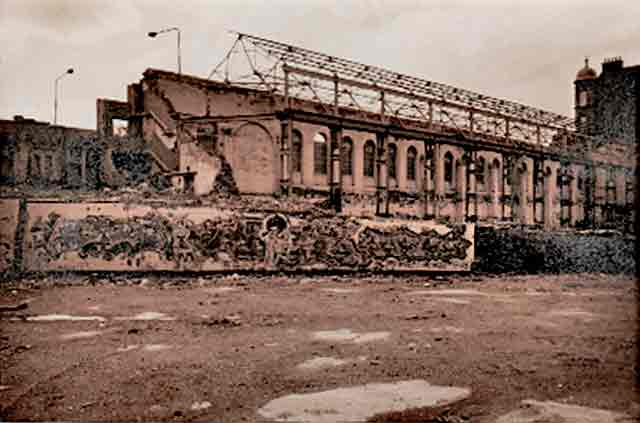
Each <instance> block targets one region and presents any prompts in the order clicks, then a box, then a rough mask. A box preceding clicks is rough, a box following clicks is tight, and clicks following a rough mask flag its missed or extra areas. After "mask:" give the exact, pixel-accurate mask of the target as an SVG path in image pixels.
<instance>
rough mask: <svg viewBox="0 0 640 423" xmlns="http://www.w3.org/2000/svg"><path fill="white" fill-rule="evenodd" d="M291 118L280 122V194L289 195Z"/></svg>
mask: <svg viewBox="0 0 640 423" xmlns="http://www.w3.org/2000/svg"><path fill="white" fill-rule="evenodd" d="M291 127H292V125H291V120H290V119H284V120H282V121H281V123H280V194H281V195H284V196H288V195H289V193H290V184H289V174H290V172H289V171H290V163H289V151H290V150H289V145H290V144H291V130H292V128H291Z"/></svg>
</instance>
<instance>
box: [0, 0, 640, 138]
mask: <svg viewBox="0 0 640 423" xmlns="http://www.w3.org/2000/svg"><path fill="white" fill-rule="evenodd" d="M170 26H178V27H180V28H181V30H182V56H183V59H182V61H183V64H182V66H183V73H187V74H192V75H196V76H200V77H207V76H208V75H209V72H210V71H211V70H212V69H213V67H214V66H215V65H216V64H217V63H218V62H219V61H220V59H221V58H222V57H223V56H224V54H225V53H226V51H227V50H228V49H229V48H230V47H231V44H232V43H233V36H232V35H230V34H228V32H227V31H228V30H237V31H241V32H247V33H250V34H254V35H259V36H264V37H268V38H273V39H275V40H278V41H282V42H287V43H291V44H295V45H298V46H301V47H306V48H310V49H314V50H319V51H322V52H325V53H328V54H332V55H336V56H341V57H345V58H349V59H352V60H355V61H359V62H364V63H367V64H372V65H377V66H382V67H385V68H388V69H390V70H393V71H398V72H402V73H407V74H411V75H415V76H420V77H424V78H427V79H430V80H434V81H438V82H443V83H447V84H452V85H456V86H459V87H462V88H467V89H471V90H474V91H477V92H480V93H484V94H488V95H492V96H495V97H500V98H506V99H510V100H516V101H520V102H523V103H525V104H529V105H531V106H536V107H540V108H543V109H547V110H551V111H555V112H557V113H562V114H566V115H572V107H573V79H574V77H575V73H576V71H577V70H578V69H579V68H580V67H581V66H582V64H583V60H584V56H590V57H591V64H592V67H594V68H595V69H596V70H597V71H598V72H599V71H600V66H601V62H602V59H603V58H605V57H610V56H622V57H623V59H624V60H625V64H626V65H634V64H640V1H638V0H443V1H440V0H422V1H419V0H415V1H413V0H352V1H350V0H246V1H241V0H228V1H227V0H182V1H174V0H0V75H1V77H0V119H9V118H12V117H13V115H17V114H21V115H24V116H25V117H33V118H36V119H38V120H43V121H52V120H53V87H54V80H55V78H56V77H57V76H59V75H60V74H62V73H63V72H64V71H65V70H66V69H67V68H68V67H73V68H74V69H75V71H76V72H75V73H74V74H73V75H68V76H67V77H65V78H64V79H63V80H62V81H61V84H60V88H61V91H60V106H59V117H58V121H59V122H60V123H61V124H64V125H67V126H76V127H86V128H95V114H96V112H95V101H96V98H99V97H106V98H113V99H121V100H124V99H126V86H127V84H129V83H132V82H135V81H137V80H139V79H140V77H141V74H142V72H143V71H144V70H145V69H146V68H148V67H154V68H160V69H167V70H171V71H175V70H176V53H175V52H176V50H175V36H174V34H165V35H164V36H162V37H158V38H156V39H151V38H148V37H147V36H146V33H147V32H149V31H154V30H158V29H161V28H164V27H170Z"/></svg>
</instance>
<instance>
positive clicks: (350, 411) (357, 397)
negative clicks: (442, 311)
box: [258, 380, 471, 423]
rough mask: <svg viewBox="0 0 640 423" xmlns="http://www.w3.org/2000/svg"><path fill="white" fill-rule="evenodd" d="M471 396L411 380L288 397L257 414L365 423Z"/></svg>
mask: <svg viewBox="0 0 640 423" xmlns="http://www.w3.org/2000/svg"><path fill="white" fill-rule="evenodd" d="M469 395H471V390H470V389H467V388H456V387H447V386H435V385H430V384H429V383H428V382H426V381H424V380H409V381H402V382H396V383H378V384H368V385H362V386H355V387H349V388H339V389H334V390H330V391H324V392H316V393H310V394H292V395H287V396H284V397H280V398H277V399H275V400H273V401H270V402H269V403H268V404H266V405H265V406H264V407H262V408H261V409H259V410H258V413H259V414H260V415H261V416H262V417H264V418H266V419H273V420H276V421H280V422H282V421H295V422H302V421H304V422H308V423H329V422H331V423H334V422H347V421H348V422H356V421H358V422H364V421H366V420H367V419H368V418H370V417H372V416H374V415H376V414H380V413H388V412H392V411H403V410H406V409H410V408H417V407H430V406H434V405H445V404H449V403H452V402H455V401H460V400H462V399H464V398H467V397H468V396H469Z"/></svg>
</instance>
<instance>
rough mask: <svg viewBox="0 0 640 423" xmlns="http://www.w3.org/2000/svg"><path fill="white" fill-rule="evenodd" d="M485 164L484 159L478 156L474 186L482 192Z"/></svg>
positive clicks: (483, 188) (484, 180)
mask: <svg viewBox="0 0 640 423" xmlns="http://www.w3.org/2000/svg"><path fill="white" fill-rule="evenodd" d="M486 169H487V162H486V160H485V159H484V157H482V156H479V157H478V162H477V163H476V184H477V188H478V191H484V190H485V189H486V182H487V181H486V172H487V170H486Z"/></svg>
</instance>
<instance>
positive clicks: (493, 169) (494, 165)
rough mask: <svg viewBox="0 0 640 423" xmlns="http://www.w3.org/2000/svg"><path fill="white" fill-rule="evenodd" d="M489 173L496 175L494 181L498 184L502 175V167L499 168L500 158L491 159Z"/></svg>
mask: <svg viewBox="0 0 640 423" xmlns="http://www.w3.org/2000/svg"><path fill="white" fill-rule="evenodd" d="M491 174H492V175H496V176H497V177H494V178H495V179H494V181H498V184H499V183H500V182H499V181H500V178H501V176H502V169H501V168H500V160H498V159H493V163H492V164H491ZM492 179H493V178H492ZM494 183H495V182H491V184H494ZM493 189H495V190H497V189H498V187H497V186H496V187H494V188H493Z"/></svg>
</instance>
